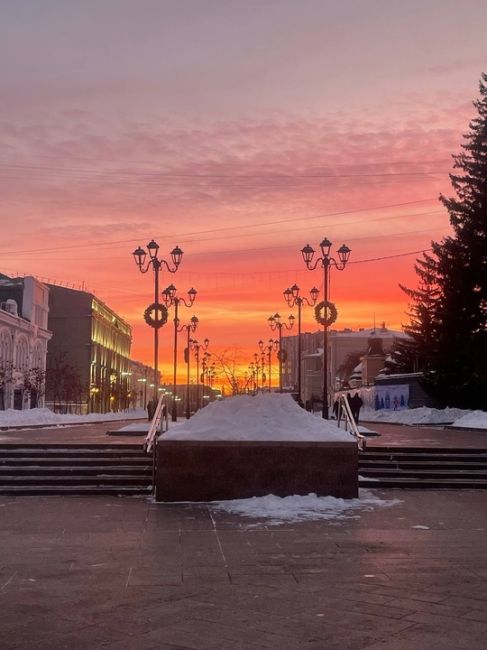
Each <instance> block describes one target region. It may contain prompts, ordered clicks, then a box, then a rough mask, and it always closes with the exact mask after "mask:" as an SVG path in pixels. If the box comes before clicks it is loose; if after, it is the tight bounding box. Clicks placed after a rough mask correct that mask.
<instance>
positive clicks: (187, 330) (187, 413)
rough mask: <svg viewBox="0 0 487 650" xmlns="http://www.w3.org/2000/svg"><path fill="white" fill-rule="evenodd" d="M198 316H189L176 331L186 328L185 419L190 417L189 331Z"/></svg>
mask: <svg viewBox="0 0 487 650" xmlns="http://www.w3.org/2000/svg"><path fill="white" fill-rule="evenodd" d="M198 323H199V320H198V317H197V316H191V318H190V320H189V323H188V324H187V325H181V327H178V326H177V328H178V332H182V331H183V330H186V336H187V338H186V349H185V350H184V360H185V361H186V364H187V373H186V419H187V420H189V417H190V415H191V414H190V411H189V366H190V355H189V353H190V343H191V337H190V334H191V332H194V331H195V330H196V328H197V327H198Z"/></svg>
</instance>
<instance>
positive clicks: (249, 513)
mask: <svg viewBox="0 0 487 650" xmlns="http://www.w3.org/2000/svg"><path fill="white" fill-rule="evenodd" d="M399 503H401V501H399V500H398V499H389V500H385V499H381V498H379V497H378V496H376V495H374V493H373V492H371V491H370V490H363V489H362V490H360V498H358V499H337V498H335V497H318V496H317V495H316V494H308V495H306V496H297V495H295V496H289V497H276V496H274V495H273V494H268V495H267V496H265V497H253V498H251V499H235V500H232V501H218V502H213V503H211V504H210V508H212V509H214V510H223V511H225V512H228V513H231V514H236V515H241V516H242V517H252V518H253V519H259V518H262V519H266V520H267V521H265V522H263V523H264V524H265V525H266V526H280V525H281V524H284V523H290V522H298V521H311V520H317V519H325V520H333V519H334V520H342V519H350V518H358V517H359V516H360V514H359V513H360V512H367V511H371V510H374V509H375V508H388V507H391V506H395V505H397V504H399Z"/></svg>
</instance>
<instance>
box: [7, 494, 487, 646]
mask: <svg viewBox="0 0 487 650" xmlns="http://www.w3.org/2000/svg"><path fill="white" fill-rule="evenodd" d="M375 493H376V494H379V495H380V496H382V498H384V499H391V498H393V497H394V498H397V499H400V501H401V503H399V504H398V505H394V506H392V507H390V508H386V509H382V510H374V511H370V512H368V511H362V512H361V513H360V516H359V517H358V518H353V519H347V520H332V521H324V520H321V521H307V522H301V523H294V524H286V525H282V526H277V527H269V526H266V525H265V521H264V522H263V521H262V520H253V519H247V518H240V517H239V516H237V515H232V514H228V513H226V512H221V511H217V510H215V509H214V508H212V507H211V506H209V504H199V505H197V504H178V505H175V504H154V503H151V502H149V501H147V500H145V499H144V498H127V499H123V498H105V497H92V498H66V497H50V498H29V497H26V498H19V497H17V498H15V497H4V498H2V499H0V512H1V513H2V525H1V527H0V548H1V562H0V629H1V631H2V632H1V635H2V642H1V646H2V649H3V650H11V649H14V648H15V649H18V650H34V649H37V650H51V649H52V648H55V649H56V650H59V649H62V648H67V649H69V650H80V649H84V648H86V649H88V648H110V649H113V650H146V649H147V650H150V649H154V650H156V649H157V650H169V649H172V650H177V649H179V650H237V649H238V650H252V649H255V650H258V649H269V650H271V649H279V650H300V649H305V648H306V649H309V650H410V649H411V648H418V649H428V650H448V649H452V650H453V649H454V650H467V649H468V650H471V649H476V648H479V649H480V648H484V647H486V646H487V569H486V565H485V557H486V554H487V541H486V540H487V538H486V535H485V530H486V529H487V508H486V507H485V505H486V499H485V493H484V492H480V491H468V492H455V491H432V490H431V491H427V492H417V491H401V490H390V491H387V492H383V491H378V490H377V491H375Z"/></svg>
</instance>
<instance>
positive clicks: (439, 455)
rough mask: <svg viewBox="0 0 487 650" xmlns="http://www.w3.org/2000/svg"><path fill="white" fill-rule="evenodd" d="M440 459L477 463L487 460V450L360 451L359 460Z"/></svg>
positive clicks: (419, 460)
mask: <svg viewBox="0 0 487 650" xmlns="http://www.w3.org/2000/svg"><path fill="white" fill-rule="evenodd" d="M367 460H369V461H372V460H376V461H397V462H401V461H403V460H405V461H418V462H423V461H439V460H448V461H456V462H462V463H475V462H487V452H484V451H477V452H476V453H475V454H458V453H454V454H452V453H449V452H446V451H441V452H436V453H431V452H430V451H426V452H424V453H422V454H419V453H417V452H412V453H407V452H396V453H392V452H386V453H383V452H369V451H365V452H360V453H359V461H360V462H362V461H367Z"/></svg>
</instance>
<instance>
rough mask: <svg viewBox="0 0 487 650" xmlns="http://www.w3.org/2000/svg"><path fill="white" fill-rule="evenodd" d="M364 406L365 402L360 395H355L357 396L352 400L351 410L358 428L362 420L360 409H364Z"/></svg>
mask: <svg viewBox="0 0 487 650" xmlns="http://www.w3.org/2000/svg"><path fill="white" fill-rule="evenodd" d="M363 404H364V402H363V400H362V398H361V397H360V394H359V393H355V395H354V396H353V397H351V398H350V409H351V411H352V415H353V419H354V420H355V424H356V425H357V426H358V423H359V420H360V409H361V408H362V406H363Z"/></svg>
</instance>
